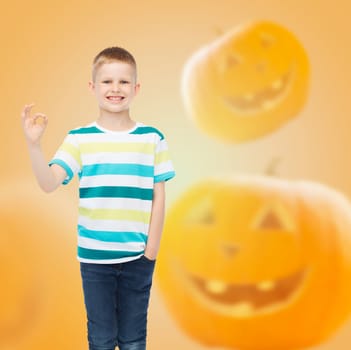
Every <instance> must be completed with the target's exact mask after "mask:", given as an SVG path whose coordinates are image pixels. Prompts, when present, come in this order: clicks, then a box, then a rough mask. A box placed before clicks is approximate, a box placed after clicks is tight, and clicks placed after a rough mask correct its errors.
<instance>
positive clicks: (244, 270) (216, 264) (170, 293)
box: [157, 177, 351, 350]
mask: <svg viewBox="0 0 351 350" xmlns="http://www.w3.org/2000/svg"><path fill="white" fill-rule="evenodd" d="M337 212H338V213H339V214H336V213H337ZM350 215H351V209H350V207H349V204H348V203H347V202H346V200H344V199H342V196H341V195H339V194H336V193H335V192H334V191H332V190H330V189H326V188H325V187H322V186H319V185H316V184H312V183H310V184H300V183H297V184H293V183H290V182H288V181H282V180H274V179H271V178H265V177H262V178H250V177H249V178H236V179H235V180H233V181H215V180H209V181H205V182H203V183H202V184H199V185H198V186H195V187H194V188H192V189H191V190H190V191H189V192H188V193H187V194H186V195H185V196H184V197H183V198H181V199H180V200H179V201H178V203H176V204H175V206H174V207H173V208H172V209H171V211H170V213H169V215H168V217H167V221H166V227H165V232H164V236H163V241H162V248H161V251H160V257H159V264H158V268H157V281H158V283H159V285H160V287H161V291H162V292H163V295H164V297H165V299H166V302H167V305H168V306H169V308H170V310H171V313H172V315H173V316H174V317H175V318H176V319H177V321H178V322H179V324H180V325H181V327H182V328H184V330H185V331H186V332H187V333H189V334H190V335H191V336H192V337H194V338H196V339H197V340H199V341H200V342H203V343H205V344H207V345H214V346H225V347H235V348H240V349H252V350H253V349H262V348H264V347H265V348H269V349H279V350H280V349H282V348H284V349H287V350H290V349H296V348H300V347H303V346H311V345H314V344H316V343H318V342H320V341H322V340H323V339H325V338H326V337H327V336H328V335H329V334H331V333H332V332H333V331H334V330H335V329H336V328H337V326H339V325H340V324H341V323H342V322H343V321H344V319H345V318H346V316H347V315H348V314H349V312H350V311H351V280H350V278H349V275H348V274H349V273H350V272H351V260H350V259H351V256H350V255H351V253H350V252H351V241H350V237H351V232H350V231H351V226H350V223H351V219H350ZM341 237H343V238H342V240H343V243H342V244H340V243H339V242H340V239H341ZM345 237H346V238H347V239H345ZM331 257H333V262H331V260H330V259H331ZM334 262H337V266H335V265H334ZM346 291H347V292H346ZM348 293H349V294H348ZM326 305H328V306H326ZM291 329H294V332H291Z"/></svg>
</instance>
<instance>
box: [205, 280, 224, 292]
mask: <svg viewBox="0 0 351 350" xmlns="http://www.w3.org/2000/svg"><path fill="white" fill-rule="evenodd" d="M206 288H207V290H208V291H209V292H210V293H212V294H221V293H224V292H225V291H226V290H227V285H226V284H225V283H223V282H221V281H218V280H209V281H207V282H206Z"/></svg>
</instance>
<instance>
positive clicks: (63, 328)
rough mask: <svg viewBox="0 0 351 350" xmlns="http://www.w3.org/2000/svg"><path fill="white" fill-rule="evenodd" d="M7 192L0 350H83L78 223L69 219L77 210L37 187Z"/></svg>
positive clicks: (2, 204)
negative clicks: (41, 192)
mask: <svg viewBox="0 0 351 350" xmlns="http://www.w3.org/2000/svg"><path fill="white" fill-rule="evenodd" d="M8 188H9V190H6V189H4V188H2V189H1V199H0V221H1V235H0V242H1V244H0V276H1V281H2V287H1V299H0V310H1V312H0V348H1V349H11V350H39V349H52V350H55V349H72V348H75V349H82V348H84V347H86V346H87V344H86V339H85V338H86V337H85V335H84V333H85V331H84V328H85V314H84V303H83V300H82V293H81V286H80V278H79V269H78V264H77V262H76V259H75V237H74V226H75V225H74V218H73V220H71V219H72V218H67V214H68V213H71V212H74V209H73V208H74V206H73V205H72V204H71V201H70V200H68V199H67V200H64V198H63V197H62V196H60V195H59V194H55V195H53V196H54V198H52V197H51V198H49V197H47V196H45V195H44V194H40V193H38V192H39V190H38V189H37V188H36V187H35V185H34V184H33V183H22V184H21V181H20V180H19V181H17V182H16V183H12V184H9V183H8ZM31 188H34V189H31Z"/></svg>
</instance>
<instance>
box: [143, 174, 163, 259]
mask: <svg viewBox="0 0 351 350" xmlns="http://www.w3.org/2000/svg"><path fill="white" fill-rule="evenodd" d="M164 217H165V182H164V181H161V182H157V183H155V186H154V194H153V200H152V209H151V218H150V225H149V233H148V240H147V244H146V247H145V252H144V255H145V257H146V258H148V259H150V260H155V259H156V256H157V253H158V249H159V247H160V241H161V235H162V230H163V223H164Z"/></svg>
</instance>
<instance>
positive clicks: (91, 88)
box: [88, 81, 95, 92]
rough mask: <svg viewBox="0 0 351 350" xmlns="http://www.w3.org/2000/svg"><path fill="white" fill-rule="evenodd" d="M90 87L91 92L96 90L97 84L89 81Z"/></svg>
mask: <svg viewBox="0 0 351 350" xmlns="http://www.w3.org/2000/svg"><path fill="white" fill-rule="evenodd" d="M88 88H89V90H90V91H91V92H94V88H95V85H94V82H93V81H89V82H88Z"/></svg>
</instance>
